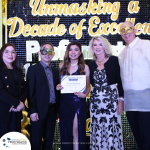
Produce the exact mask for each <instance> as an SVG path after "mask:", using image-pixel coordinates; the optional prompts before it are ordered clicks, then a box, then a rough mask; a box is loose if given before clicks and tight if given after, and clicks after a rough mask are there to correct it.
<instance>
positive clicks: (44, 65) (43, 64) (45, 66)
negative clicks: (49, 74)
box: [40, 61, 51, 70]
mask: <svg viewBox="0 0 150 150" xmlns="http://www.w3.org/2000/svg"><path fill="white" fill-rule="evenodd" d="M40 64H41V65H42V66H43V67H44V69H46V68H49V69H50V70H51V65H49V66H47V65H46V64H45V63H43V62H42V61H40Z"/></svg>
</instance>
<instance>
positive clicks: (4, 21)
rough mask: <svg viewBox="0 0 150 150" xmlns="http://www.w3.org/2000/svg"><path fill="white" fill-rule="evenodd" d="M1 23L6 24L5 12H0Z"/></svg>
mask: <svg viewBox="0 0 150 150" xmlns="http://www.w3.org/2000/svg"><path fill="white" fill-rule="evenodd" d="M2 23H3V25H6V19H5V13H2Z"/></svg>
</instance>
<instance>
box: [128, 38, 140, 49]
mask: <svg viewBox="0 0 150 150" xmlns="http://www.w3.org/2000/svg"><path fill="white" fill-rule="evenodd" d="M139 39H140V38H139V37H136V38H135V39H134V40H133V41H132V42H131V43H130V44H129V45H128V46H129V47H130V48H132V47H133V46H134V45H135V44H136V42H137V41H138V40H139Z"/></svg>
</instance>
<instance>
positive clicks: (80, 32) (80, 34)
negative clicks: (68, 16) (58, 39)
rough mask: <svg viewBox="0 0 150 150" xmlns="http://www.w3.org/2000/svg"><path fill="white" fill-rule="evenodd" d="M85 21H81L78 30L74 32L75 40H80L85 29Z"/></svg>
mask: <svg viewBox="0 0 150 150" xmlns="http://www.w3.org/2000/svg"><path fill="white" fill-rule="evenodd" d="M85 21H86V19H82V20H81V21H80V23H79V26H78V30H77V32H76V39H80V38H81V37H82V30H83V29H86V26H83V23H84V22H85Z"/></svg>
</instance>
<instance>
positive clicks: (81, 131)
mask: <svg viewBox="0 0 150 150" xmlns="http://www.w3.org/2000/svg"><path fill="white" fill-rule="evenodd" d="M72 75H80V72H79V70H77V71H76V72H75V73H73V74H72ZM76 113H77V119H78V144H79V149H80V150H86V98H78V97H77V96H76V95H74V94H73V93H69V94H61V97H60V133H61V150H72V149H73V120H74V117H75V114H76Z"/></svg>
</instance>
